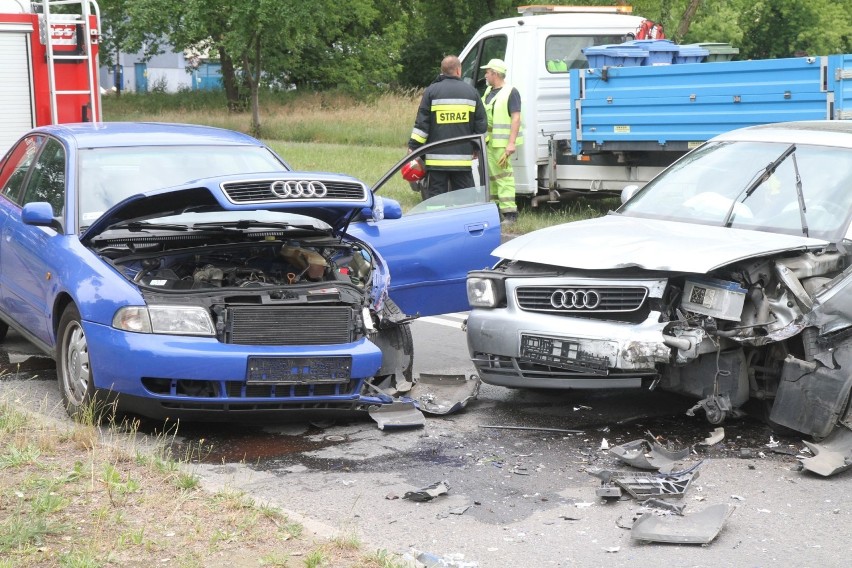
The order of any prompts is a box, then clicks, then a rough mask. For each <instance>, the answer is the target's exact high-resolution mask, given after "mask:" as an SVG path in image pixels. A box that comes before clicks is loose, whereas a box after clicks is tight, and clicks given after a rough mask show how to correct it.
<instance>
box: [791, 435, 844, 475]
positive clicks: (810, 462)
mask: <svg viewBox="0 0 852 568" xmlns="http://www.w3.org/2000/svg"><path fill="white" fill-rule="evenodd" d="M805 445H806V446H807V447H808V449H809V450H810V451H811V453H812V454H813V457H801V458H799V461H800V462H801V464H802V467H803V468H805V469H806V470H808V471H812V472H814V473H816V474H817V475H822V476H823V477H828V476H831V475H834V474H836V473H840V472H841V471H845V470H847V469H849V468H850V467H852V431H850V430H849V429H847V428H845V427H842V426H841V427H838V428H836V429H835V430H834V432H832V433H831V434H829V435H828V437H826V438H825V439H824V440H823V441H822V442H820V443H819V444H815V443H813V442H805Z"/></svg>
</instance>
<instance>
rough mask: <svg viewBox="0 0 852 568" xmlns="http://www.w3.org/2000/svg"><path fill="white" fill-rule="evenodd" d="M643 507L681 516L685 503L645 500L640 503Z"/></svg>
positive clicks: (653, 499)
mask: <svg viewBox="0 0 852 568" xmlns="http://www.w3.org/2000/svg"><path fill="white" fill-rule="evenodd" d="M642 506H643V507H653V508H654V509H662V510H664V511H670V512H672V513H676V514H678V515H683V510H684V509H685V508H686V503H681V504H677V505H676V504H674V503H670V502H668V501H663V500H662V499H655V498H653V497H652V498H651V499H645V500H644V501H642Z"/></svg>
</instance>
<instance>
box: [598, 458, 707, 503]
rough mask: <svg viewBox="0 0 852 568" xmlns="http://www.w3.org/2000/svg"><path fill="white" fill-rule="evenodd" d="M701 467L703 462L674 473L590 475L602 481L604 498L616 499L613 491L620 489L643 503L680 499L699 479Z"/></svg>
mask: <svg viewBox="0 0 852 568" xmlns="http://www.w3.org/2000/svg"><path fill="white" fill-rule="evenodd" d="M700 466H701V462H698V463H697V464H695V465H694V466H692V467H691V468H689V469H686V470H683V471H678V472H673V473H646V472H641V473H640V472H636V473H634V472H632V471H609V470H599V471H595V472H592V471H590V472H589V473H590V474H591V475H594V476H595V477H597V478H599V479H600V480H601V488H600V489H599V490H598V495H599V496H602V497H614V496H615V495H614V494H615V493H617V491H613V490H612V489H613V488H618V489H620V490H623V491H626V492H627V493H628V494H630V496H631V497H633V498H634V499H639V500H642V501H644V500H646V499H649V498H651V497H657V498H661V499H668V498H677V499H680V498H682V497H683V496H684V494H685V493H686V490H687V489H688V488H689V484H690V483H692V480H693V479H695V478H697V477H698V468H699V467H700ZM605 494H606V495H605Z"/></svg>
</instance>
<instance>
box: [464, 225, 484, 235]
mask: <svg viewBox="0 0 852 568" xmlns="http://www.w3.org/2000/svg"><path fill="white" fill-rule="evenodd" d="M465 229H467V232H468V233H470V234H471V235H473V236H475V237H478V236H479V235H481V234H483V233H484V232H485V223H471V224H470V225H465Z"/></svg>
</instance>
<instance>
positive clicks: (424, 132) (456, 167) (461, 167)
mask: <svg viewBox="0 0 852 568" xmlns="http://www.w3.org/2000/svg"><path fill="white" fill-rule="evenodd" d="M486 127H487V123H486V118H485V108H484V107H483V105H482V100H481V99H480V98H479V93H477V92H476V89H474V88H473V87H472V86H470V85H468V84H467V83H465V82H464V81H462V79H461V62H460V61H459V58H458V57H456V56H455V55H448V56H446V57H445V58H444V59H443V60H442V61H441V74H440V75H439V76H438V77H437V78H436V79H435V80H434V81H433V82H432V84H431V85H429V86H428V87H427V88H426V90H425V91H424V92H423V98H422V99H421V100H420V107H419V108H418V110H417V118H416V120H415V122H414V128H413V129H412V131H411V138H410V139H409V141H408V150H409V152H411V151H414V150H416V149H417V148H419V147H420V146H422V145H423V144H426V143H429V142H438V141H440V140H448V139H450V138H455V137H457V136H465V135H468V134H485V129H486ZM474 157H475V156H474V155H473V146H472V145H471V143H470V142H462V143H460V144H452V145H449V146H447V145H444V146H441V147H440V148H436V149H434V150H432V151H430V152H429V153H427V154H426V156H425V158H426V159H425V162H426V171H427V172H428V177H429V181H428V186H427V187H428V189H427V192H426V193H427V194H426V196H425V197H427V198H428V197H434V196H436V195H439V194H441V193H446V192H448V191H452V190H455V189H464V188H467V187H474V185H475V182H474V179H473V169H472V166H473V158H474Z"/></svg>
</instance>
